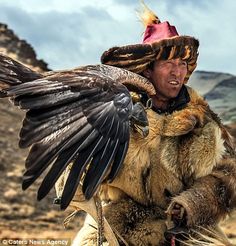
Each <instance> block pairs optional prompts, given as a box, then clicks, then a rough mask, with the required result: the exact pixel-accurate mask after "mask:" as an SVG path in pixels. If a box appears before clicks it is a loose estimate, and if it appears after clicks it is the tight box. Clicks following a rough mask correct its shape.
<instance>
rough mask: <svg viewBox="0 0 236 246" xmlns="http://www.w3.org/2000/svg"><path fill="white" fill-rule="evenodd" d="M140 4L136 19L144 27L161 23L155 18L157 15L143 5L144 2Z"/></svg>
mask: <svg viewBox="0 0 236 246" xmlns="http://www.w3.org/2000/svg"><path fill="white" fill-rule="evenodd" d="M140 2H141V10H140V11H137V14H138V18H139V19H140V21H141V22H142V23H143V25H144V26H145V27H147V26H148V25H151V24H158V23H161V21H160V19H159V18H158V17H157V15H156V14H155V13H154V12H153V11H152V10H151V9H149V8H148V6H147V5H146V4H145V3H144V1H143V0H142V1H140Z"/></svg>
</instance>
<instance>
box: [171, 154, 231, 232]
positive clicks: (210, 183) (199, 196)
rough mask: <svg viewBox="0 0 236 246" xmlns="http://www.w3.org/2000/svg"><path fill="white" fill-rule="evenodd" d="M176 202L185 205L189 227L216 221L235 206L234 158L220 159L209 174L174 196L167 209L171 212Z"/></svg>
mask: <svg viewBox="0 0 236 246" xmlns="http://www.w3.org/2000/svg"><path fill="white" fill-rule="evenodd" d="M176 204H178V205H181V206H182V207H183V208H184V209H185V211H186V225H187V227H189V228H192V227H195V226H200V225H201V226H204V225H213V224H217V223H218V222H219V221H220V220H221V219H223V218H224V217H225V216H226V215H227V214H228V213H230V212H231V211H232V210H233V209H234V208H235V207H236V163H235V158H227V159H223V160H222V161H221V162H220V163H219V164H218V165H217V166H216V167H215V168H214V169H213V171H212V173H211V174H209V175H207V176H205V177H201V178H199V179H197V180H196V181H195V183H194V185H193V186H192V187H191V188H190V189H188V190H186V191H184V192H182V193H181V194H179V195H178V196H176V197H174V198H173V200H172V203H171V204H170V206H169V209H168V211H167V212H168V213H171V212H172V211H170V210H173V209H175V208H176ZM178 205H177V207H178Z"/></svg>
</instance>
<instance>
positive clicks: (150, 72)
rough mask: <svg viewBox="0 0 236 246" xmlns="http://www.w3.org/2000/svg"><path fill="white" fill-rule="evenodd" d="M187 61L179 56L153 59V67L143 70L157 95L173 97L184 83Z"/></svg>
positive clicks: (163, 97) (164, 97)
mask: <svg viewBox="0 0 236 246" xmlns="http://www.w3.org/2000/svg"><path fill="white" fill-rule="evenodd" d="M186 74H187V63H186V62H185V61H183V60H182V59H181V58H177V59H172V60H161V61H155V63H154V66H153V69H150V68H149V69H147V70H146V71H145V75H146V77H147V78H148V79H149V80H150V81H151V82H152V83H153V85H154V87H155V89H156V91H157V97H159V98H162V99H171V98H175V97H176V96H177V95H178V94H179V91H180V89H181V87H182V85H183V83H184V78H185V76H186Z"/></svg>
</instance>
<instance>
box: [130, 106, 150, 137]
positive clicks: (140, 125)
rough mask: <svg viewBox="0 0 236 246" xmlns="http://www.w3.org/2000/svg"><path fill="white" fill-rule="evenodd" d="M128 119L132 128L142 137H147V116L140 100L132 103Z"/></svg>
mask: <svg viewBox="0 0 236 246" xmlns="http://www.w3.org/2000/svg"><path fill="white" fill-rule="evenodd" d="M130 120H131V125H132V126H133V128H134V129H135V130H136V131H137V132H139V133H140V134H141V135H142V136H143V137H147V135H148V134H149V127H148V125H149V124H148V118H147V113H146V111H145V108H144V107H143V105H142V104H141V103H140V102H138V103H136V104H134V106H133V110H132V115H131V118H130Z"/></svg>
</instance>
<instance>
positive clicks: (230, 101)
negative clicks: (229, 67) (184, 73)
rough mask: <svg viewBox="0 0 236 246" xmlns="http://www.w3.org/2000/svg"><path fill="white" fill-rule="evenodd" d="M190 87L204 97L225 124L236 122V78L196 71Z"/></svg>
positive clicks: (229, 75) (223, 74) (228, 75)
mask: <svg viewBox="0 0 236 246" xmlns="http://www.w3.org/2000/svg"><path fill="white" fill-rule="evenodd" d="M189 85H190V86H191V87H193V88H194V89H196V90H197V91H198V92H199V93H200V94H201V95H203V96H204V97H205V98H206V99H207V101H208V103H209V104H210V106H211V107H212V109H213V110H214V111H215V112H216V113H218V114H219V115H220V117H221V118H222V120H223V121H224V123H227V124H229V123H233V122H236V104H235V101H236V76H233V75H231V74H226V73H216V72H205V71H196V72H194V74H193V75H192V77H191V78H190V81H189Z"/></svg>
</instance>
